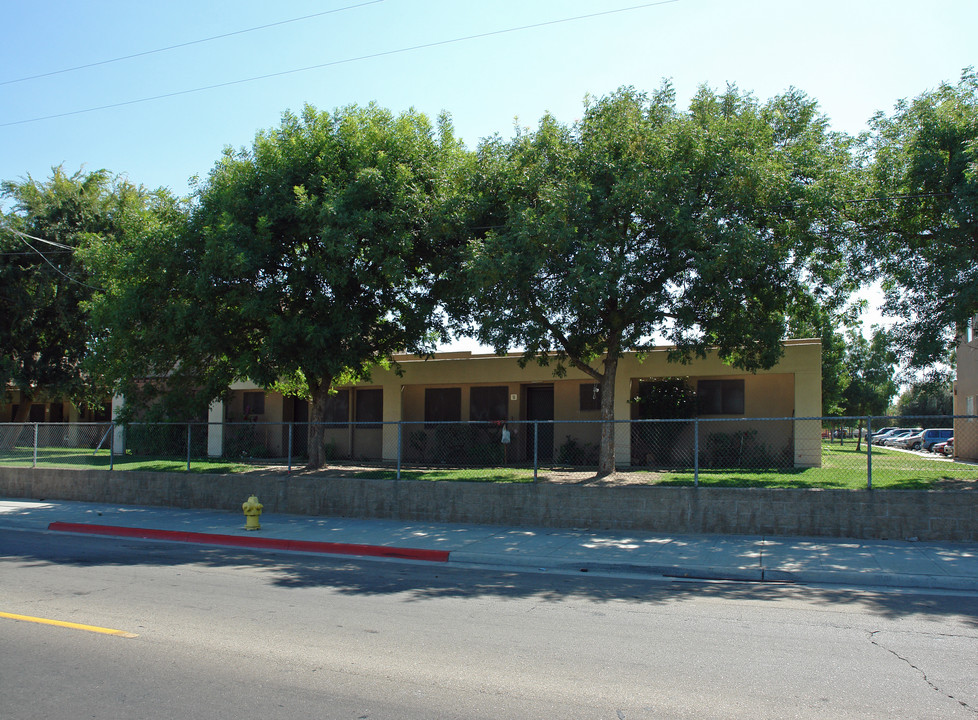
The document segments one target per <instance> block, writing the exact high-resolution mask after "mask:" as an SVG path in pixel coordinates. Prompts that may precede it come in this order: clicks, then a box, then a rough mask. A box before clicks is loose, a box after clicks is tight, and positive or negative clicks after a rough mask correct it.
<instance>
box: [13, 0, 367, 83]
mask: <svg viewBox="0 0 978 720" xmlns="http://www.w3.org/2000/svg"><path fill="white" fill-rule="evenodd" d="M383 1H384V0H370V1H369V2H363V3H360V4H358V5H347V6H346V7H341V8H336V9H335V10H325V11H323V12H318V13H313V14H312V15H303V16H302V17H297V18H292V19H290V20H280V21H279V22H273V23H268V24H267V25H258V26H256V27H251V28H245V29H244V30H234V31H232V32H227V33H223V34H221V35H212V36H210V37H205V38H200V39H199V40H188V41H187V42H182V43H177V44H176V45H167V46H166V47H161V48H156V49H155V50H144V51H143V52H138V53H133V54H132V55H122V56H120V57H115V58H110V59H108V60H99V61H97V62H91V63H86V64H85V65H75V66H73V67H68V68H63V69H61V70H52V71H50V72H45V73H38V74H37V75H27V76H25V77H19V78H14V79H13V80H3V81H0V86H2V85H13V84H14V83H19V82H26V81H28V80H37V79H38V78H44V77H50V76H52V75H61V74H63V73H69V72H74V71H75V70H84V69H86V68H91V67H98V66H99V65H109V64H110V63H116V62H122V61H123V60H132V59H133V58H138V57H144V56H146V55H154V54H156V53H161V52H167V51H169V50H176V49H178V48H183V47H188V46H190V45H199V44H201V43H206V42H211V41H212V40H221V39H223V38H228V37H233V36H234V35H244V34H245V33H250V32H255V31H257V30H266V29H267V28H272V27H277V26H279V25H288V24H289V23H294V22H299V21H301V20H309V19H311V18H315V17H321V16H322V15H332V14H333V13H338V12H343V11H344V10H355V9H356V8H361V7H365V6H367V5H376V4H377V3H381V2H383Z"/></svg>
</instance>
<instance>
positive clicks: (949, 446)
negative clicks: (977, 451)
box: [944, 438, 954, 457]
mask: <svg viewBox="0 0 978 720" xmlns="http://www.w3.org/2000/svg"><path fill="white" fill-rule="evenodd" d="M944 454H945V455H946V456H947V457H952V456H953V455H954V438H951V439H950V440H948V441H947V442H946V443H944Z"/></svg>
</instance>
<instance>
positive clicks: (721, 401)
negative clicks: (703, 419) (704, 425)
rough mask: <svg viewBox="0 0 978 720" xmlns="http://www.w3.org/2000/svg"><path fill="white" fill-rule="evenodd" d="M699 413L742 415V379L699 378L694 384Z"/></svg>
mask: <svg viewBox="0 0 978 720" xmlns="http://www.w3.org/2000/svg"><path fill="white" fill-rule="evenodd" d="M696 395H697V398H698V399H699V408H700V414H701V415H743V414H744V381H743V380H700V381H699V382H698V383H697V384H696Z"/></svg>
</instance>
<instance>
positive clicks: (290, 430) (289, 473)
mask: <svg viewBox="0 0 978 720" xmlns="http://www.w3.org/2000/svg"><path fill="white" fill-rule="evenodd" d="M287 474H288V475H291V474H292V423H289V469H288V471H287Z"/></svg>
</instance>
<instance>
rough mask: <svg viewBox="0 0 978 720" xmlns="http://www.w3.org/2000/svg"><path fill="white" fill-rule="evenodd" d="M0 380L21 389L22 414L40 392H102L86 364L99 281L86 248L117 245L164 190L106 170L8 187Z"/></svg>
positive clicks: (88, 395)
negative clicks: (90, 306) (89, 305)
mask: <svg viewBox="0 0 978 720" xmlns="http://www.w3.org/2000/svg"><path fill="white" fill-rule="evenodd" d="M0 193H2V196H3V197H4V198H5V199H7V200H8V201H10V203H11V207H10V210H9V212H7V213H6V214H3V215H2V216H0V346H2V347H3V353H2V354H0V383H2V384H3V385H4V386H8V385H12V386H13V387H16V388H17V389H18V390H20V392H21V393H22V400H21V403H20V405H19V407H18V412H17V417H15V418H14V419H15V421H18V422H20V421H23V420H25V419H26V418H27V417H28V413H29V411H30V405H31V402H32V400H38V399H54V398H65V399H67V400H70V401H72V402H75V403H76V404H77V403H82V402H86V401H95V400H98V401H101V400H102V399H103V397H104V395H103V393H104V392H105V391H106V387H105V385H104V384H103V383H102V382H101V378H100V377H99V376H98V375H97V374H92V373H91V372H89V370H88V368H87V367H86V362H87V361H88V360H89V359H90V356H91V350H92V345H91V340H92V335H93V326H92V325H91V323H90V322H89V318H88V314H87V312H86V308H85V303H86V301H87V300H88V299H89V298H90V297H91V295H92V294H93V292H94V291H95V290H96V289H97V288H96V286H95V283H96V282H97V281H96V280H93V278H92V276H91V274H90V272H89V267H88V265H87V264H86V263H85V262H83V261H82V259H81V255H82V250H83V249H84V248H85V247H86V246H87V245H89V244H91V243H96V242H98V243H105V244H106V245H107V246H112V245H114V244H116V243H118V242H120V241H121V239H122V238H124V237H126V236H127V235H129V234H130V233H132V232H135V231H136V229H137V228H139V227H141V226H142V225H143V224H144V223H145V222H146V221H147V218H148V217H149V216H150V215H151V213H152V208H153V206H154V204H155V203H156V200H157V197H158V195H157V194H156V193H150V192H148V191H146V190H145V189H144V188H140V187H137V186H135V185H133V184H131V183H129V182H128V181H126V180H125V179H122V178H115V177H112V176H111V175H110V174H109V173H108V172H107V171H105V170H96V171H92V172H82V171H79V172H76V173H74V174H73V175H69V174H67V173H66V172H65V171H64V170H63V169H62V168H60V167H58V168H54V169H53V171H52V174H51V177H50V178H49V179H47V180H45V181H39V180H36V179H34V178H32V177H29V176H28V177H27V178H26V179H25V180H22V181H18V182H14V181H7V182H4V183H3V184H2V186H0Z"/></svg>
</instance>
